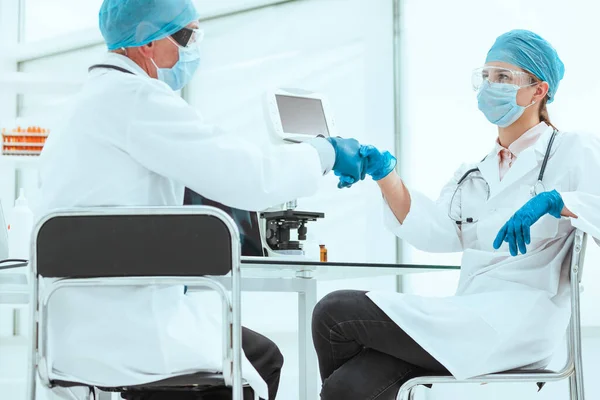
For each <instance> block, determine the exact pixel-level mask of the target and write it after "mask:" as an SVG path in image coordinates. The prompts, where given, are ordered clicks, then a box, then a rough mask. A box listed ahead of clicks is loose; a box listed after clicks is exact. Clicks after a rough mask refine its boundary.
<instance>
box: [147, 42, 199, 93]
mask: <svg viewBox="0 0 600 400" xmlns="http://www.w3.org/2000/svg"><path fill="white" fill-rule="evenodd" d="M178 47H179V46H178ZM152 63H153V64H154V66H155V67H156V73H157V75H158V79H159V80H160V81H163V82H164V83H166V84H167V85H169V86H170V87H171V89H173V90H180V89H183V87H184V86H185V85H187V84H188V83H189V82H190V81H191V80H192V77H193V76H194V74H195V73H196V70H197V69H198V67H199V66H200V47H198V46H192V47H190V48H187V47H179V61H177V63H176V64H175V65H173V67H172V68H159V67H158V66H157V65H156V63H155V62H154V60H152Z"/></svg>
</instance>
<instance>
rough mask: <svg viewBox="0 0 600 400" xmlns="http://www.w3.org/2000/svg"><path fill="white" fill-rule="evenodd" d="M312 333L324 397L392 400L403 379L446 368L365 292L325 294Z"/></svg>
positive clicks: (327, 399)
mask: <svg viewBox="0 0 600 400" xmlns="http://www.w3.org/2000/svg"><path fill="white" fill-rule="evenodd" d="M312 332H313V341H314V344H315V349H316V350H317V356H318V358H319V369H320V372H321V379H322V381H323V388H322V391H321V399H323V400H339V399H344V400H374V399H377V400H395V399H396V396H397V394H398V390H399V389H400V386H402V384H403V383H404V382H406V381H407V380H409V379H411V378H414V377H415V376H418V375H422V374H424V373H447V372H448V371H447V370H446V368H444V366H443V365H442V364H440V363H439V362H438V361H437V360H436V359H435V358H433V357H432V356H431V355H430V354H429V353H428V352H427V351H425V350H424V349H423V348H422V347H421V346H419V345H418V344H417V343H416V342H415V341H414V340H413V339H412V338H411V337H410V336H408V335H407V334H406V333H405V332H404V331H403V330H402V329H401V328H399V327H398V325H396V324H395V323H394V322H393V321H392V320H391V319H390V318H389V317H388V316H387V315H386V314H385V313H384V312H383V311H381V309H380V308H379V307H377V305H375V303H373V302H372V301H371V299H369V298H368V297H367V296H366V292H362V291H351V290H344V291H338V292H333V293H330V294H329V295H327V296H325V297H324V298H323V299H322V300H321V301H320V302H319V303H318V304H317V306H316V307H315V310H314V312H313V320H312Z"/></svg>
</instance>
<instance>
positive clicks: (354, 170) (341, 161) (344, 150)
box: [327, 137, 366, 189]
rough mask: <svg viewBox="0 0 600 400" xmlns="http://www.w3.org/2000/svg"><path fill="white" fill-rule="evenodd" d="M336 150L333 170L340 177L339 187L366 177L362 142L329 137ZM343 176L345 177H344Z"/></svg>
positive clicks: (348, 185) (347, 185) (349, 184)
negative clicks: (361, 150) (361, 154)
mask: <svg viewBox="0 0 600 400" xmlns="http://www.w3.org/2000/svg"><path fill="white" fill-rule="evenodd" d="M327 140H328V141H329V143H331V145H332V146H333V149H334V150H335V163H334V164H333V172H334V173H335V175H336V176H339V177H340V182H339V183H338V187H339V188H340V189H341V188H344V187H350V186H352V185H353V184H354V183H356V182H358V181H359V180H363V179H365V174H366V171H365V161H364V159H363V158H362V157H361V156H360V153H359V152H360V147H361V146H360V143H358V141H357V140H356V139H343V138H339V137H337V138H332V137H329V138H327ZM342 178H343V179H342Z"/></svg>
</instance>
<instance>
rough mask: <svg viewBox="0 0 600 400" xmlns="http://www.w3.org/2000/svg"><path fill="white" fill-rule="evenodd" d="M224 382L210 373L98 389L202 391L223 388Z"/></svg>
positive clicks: (220, 376) (114, 390)
mask: <svg viewBox="0 0 600 400" xmlns="http://www.w3.org/2000/svg"><path fill="white" fill-rule="evenodd" d="M224 386H225V381H224V380H223V375H221V374H215V373H212V372H196V373H193V374H189V375H180V376H174V377H172V378H167V379H163V380H160V381H156V382H149V383H144V384H141V385H132V386H122V387H114V388H103V387H98V389H100V390H102V391H105V392H132V391H136V392H140V391H141V392H146V391H153V392H155V391H162V390H168V391H176V390H186V391H204V390H207V389H210V388H215V387H224Z"/></svg>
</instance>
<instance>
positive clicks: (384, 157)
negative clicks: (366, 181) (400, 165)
mask: <svg viewBox="0 0 600 400" xmlns="http://www.w3.org/2000/svg"><path fill="white" fill-rule="evenodd" d="M360 155H361V156H362V157H364V158H365V159H366V164H367V166H366V171H367V174H369V175H371V178H373V180H375V181H379V180H381V179H383V178H385V177H386V176H388V175H389V174H390V172H392V171H393V170H394V168H396V164H397V161H396V157H394V156H393V155H392V154H391V153H390V152H389V151H385V152H383V153H382V152H380V151H379V150H378V149H377V148H376V147H374V146H361V148H360Z"/></svg>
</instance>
